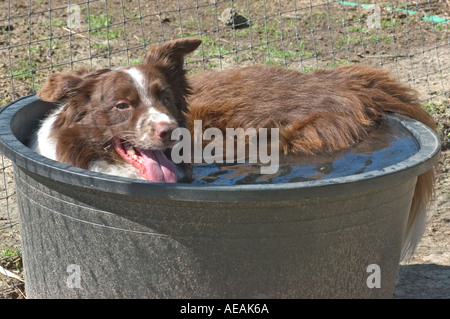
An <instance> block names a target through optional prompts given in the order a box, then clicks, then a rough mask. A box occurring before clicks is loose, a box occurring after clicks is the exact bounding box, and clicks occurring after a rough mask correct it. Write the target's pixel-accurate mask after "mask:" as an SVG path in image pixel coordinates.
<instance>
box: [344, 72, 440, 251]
mask: <svg viewBox="0 0 450 319" xmlns="http://www.w3.org/2000/svg"><path fill="white" fill-rule="evenodd" d="M341 69H344V70H343V71H345V72H343V73H340V74H343V75H347V76H348V77H350V78H351V79H348V80H350V81H348V82H347V83H352V81H351V80H352V79H355V80H357V83H358V84H359V86H360V85H361V83H364V85H363V87H364V88H363V89H362V90H361V89H360V90H357V89H356V90H355V95H358V97H359V98H360V99H361V101H363V103H364V104H365V105H366V106H369V107H372V108H374V111H375V113H378V114H382V113H387V112H394V113H399V114H402V115H405V116H408V117H410V118H413V119H415V120H417V121H420V122H422V123H423V124H425V125H427V126H428V127H430V128H431V129H433V130H436V129H437V125H436V122H435V120H434V119H433V117H432V116H431V115H430V114H429V113H428V112H426V111H425V110H424V109H423V108H422V106H421V103H420V100H419V97H418V93H417V92H416V91H415V90H414V89H412V88H411V87H409V86H407V85H405V84H402V83H400V82H399V81H397V80H395V79H393V78H392V77H391V76H390V74H389V72H386V71H384V70H380V69H373V68H368V67H353V66H348V67H342V68H341ZM345 69H346V70H345ZM360 87H361V86H360ZM434 183H435V172H434V169H430V170H429V171H427V172H425V173H423V174H422V175H419V176H418V179H417V183H416V187H415V190H414V198H413V201H412V205H411V211H410V215H409V219H408V224H407V231H406V234H405V239H404V245H403V251H402V258H407V257H410V256H411V255H412V253H413V252H414V250H415V248H416V246H417V244H418V242H419V240H420V238H421V237H422V235H423V233H424V230H425V224H426V218H427V215H426V209H427V206H428V204H429V202H430V201H431V199H432V197H433V195H434Z"/></svg>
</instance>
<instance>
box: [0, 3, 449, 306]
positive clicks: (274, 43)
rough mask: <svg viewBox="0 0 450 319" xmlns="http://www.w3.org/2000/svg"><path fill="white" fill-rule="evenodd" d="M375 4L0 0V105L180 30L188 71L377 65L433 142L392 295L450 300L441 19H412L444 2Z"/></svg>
mask: <svg viewBox="0 0 450 319" xmlns="http://www.w3.org/2000/svg"><path fill="white" fill-rule="evenodd" d="M376 2H377V4H378V8H379V9H380V10H379V12H378V11H376V10H377V9H375V8H367V7H364V6H352V5H342V4H340V3H339V2H338V1H336V2H329V3H328V4H325V3H324V2H323V1H309V0H308V1H306V0H297V1H295V2H293V1H270V0H267V1H252V2H251V4H249V3H248V1H245V0H235V1H233V9H234V10H235V12H237V13H238V14H241V15H242V16H245V17H246V18H247V19H249V18H250V21H246V22H245V23H244V24H243V25H242V27H237V28H233V26H230V25H227V24H226V22H227V21H230V16H229V14H228V15H227V14H225V13H224V12H225V10H226V9H227V8H230V6H231V5H230V2H229V1H223V2H217V1H212V0H199V1H193V0H184V1H176V0H167V1H140V2H138V1H134V0H126V1H120V0H108V1H104V0H98V1H92V2H89V3H88V2H87V3H83V4H80V5H79V6H78V8H76V7H72V8H69V9H68V7H67V1H62V0H53V1H51V5H52V7H51V8H52V10H49V1H45V0H39V1H33V2H28V1H25V0H19V1H11V0H10V1H8V0H0V105H1V106H3V105H6V104H7V103H9V102H11V101H13V100H15V99H17V98H19V97H22V96H25V95H28V94H32V93H34V92H35V91H36V90H38V89H39V88H40V87H41V86H42V84H43V82H44V81H45V79H46V77H47V76H48V75H49V74H50V73H51V72H59V71H70V70H77V69H80V68H93V69H99V68H104V67H114V66H119V65H125V64H135V63H140V62H141V61H142V58H143V56H144V54H145V52H146V50H147V48H148V45H150V44H152V43H157V42H161V41H165V40H168V39H173V38H178V37H181V36H199V37H201V38H202V39H203V44H202V47H201V48H200V49H199V50H197V51H196V52H195V53H194V54H192V55H191V56H190V57H188V59H187V61H186V63H187V64H186V68H187V69H188V71H189V72H190V73H197V72H203V71H205V70H209V69H220V68H232V67H239V66H243V65H248V64H253V63H265V64H275V65H280V66H286V67H289V68H295V69H299V70H303V71H304V72H310V71H314V70H316V69H319V68H330V67H335V66H338V65H346V64H364V65H371V66H375V67H380V68H385V69H388V70H390V71H391V72H392V73H393V74H394V75H395V76H397V77H398V78H399V80H400V81H403V82H406V83H408V84H410V85H411V86H412V87H414V88H415V89H416V90H417V91H418V92H419V93H420V95H421V97H422V98H423V104H424V107H426V108H427V110H428V111H429V112H430V113H431V114H433V116H434V117H435V119H436V121H437V123H438V124H439V134H440V136H441V139H442V142H443V148H442V150H443V151H442V155H441V159H440V162H439V165H438V168H437V170H438V172H439V174H438V180H437V188H436V198H435V200H434V202H433V203H432V205H431V207H430V209H429V222H428V226H427V230H426V233H425V235H424V237H423V239H422V241H421V243H420V246H419V247H418V249H417V251H416V253H415V255H414V256H413V257H412V258H411V259H410V260H409V261H408V262H403V263H402V265H401V266H400V271H399V279H398V283H397V287H396V290H395V295H394V297H395V298H450V244H449V236H450V177H449V175H450V174H449V170H450V149H449V148H450V143H449V137H450V110H449V95H450V93H449V92H450V76H449V74H450V45H449V43H450V32H449V27H450V23H440V22H436V21H442V20H433V21H426V19H423V17H432V16H438V17H440V18H442V19H444V21H445V19H448V18H449V12H450V9H449V2H448V1H441V0H436V1H426V2H423V3H418V2H416V1H386V2H382V1H376ZM162 3H163V4H162ZM363 3H369V2H368V1H363ZM370 3H372V2H370ZM407 4H408V5H407ZM387 6H391V7H394V8H397V9H398V10H389V8H387ZM406 9H407V10H409V11H408V12H406V11H405V10H406ZM77 10H78V11H77ZM413 12H416V13H413ZM77 17H78V18H79V21H78V22H77V19H76V18H77ZM377 17H378V18H377ZM375 18H377V19H378V20H373V19H375ZM68 21H73V22H72V29H69V27H68ZM235 21H236V22H235V24H236V23H238V21H237V20H235ZM239 21H240V22H242V19H241V20H239ZM376 21H378V22H379V25H378V27H377V28H371V27H370V23H371V22H376ZM0 173H1V174H0V252H1V253H2V255H1V256H0V266H2V267H3V268H5V269H8V270H9V271H11V272H13V273H16V274H17V275H19V276H21V275H22V267H21V259H20V254H19V255H17V254H16V251H18V250H20V231H19V227H18V217H17V206H16V203H15V195H14V183H13V178H12V167H11V164H10V162H9V161H8V160H7V159H6V158H4V157H3V156H0ZM6 251H8V252H10V253H9V254H7V253H5V252H6ZM9 255H12V256H9ZM0 270H1V269H0ZM21 291H23V283H21V282H20V281H19V280H15V279H7V278H6V276H4V275H3V274H1V273H0V298H23V297H24V295H23V294H22V293H21Z"/></svg>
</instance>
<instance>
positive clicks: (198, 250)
mask: <svg viewBox="0 0 450 319" xmlns="http://www.w3.org/2000/svg"><path fill="white" fill-rule="evenodd" d="M52 107H53V105H52V104H49V103H45V102H42V101H40V100H38V99H37V98H36V97H35V96H28V97H25V98H23V99H21V100H18V101H16V102H14V103H11V104H10V105H8V106H6V107H5V108H3V109H2V110H0V111H1V113H0V152H2V153H3V154H5V155H6V156H7V157H9V158H10V159H11V160H12V162H13V163H14V172H15V182H16V191H17V198H18V203H19V212H20V228H21V238H22V246H23V250H22V251H23V262H24V272H25V280H26V293H27V296H28V297H29V298H265V297H267V298H303V297H307V298H309V297H312V298H390V297H392V295H393V290H394V285H395V278H396V274H397V269H398V263H399V259H400V253H401V246H402V238H403V235H404V230H405V227H406V222H407V217H408V213H409V209H410V205H411V199H412V196H413V191H414V186H415V183H416V178H417V176H418V175H420V174H422V173H424V172H425V171H427V170H429V169H430V168H432V166H433V165H434V164H435V163H436V161H437V159H438V154H439V150H440V141H439V138H438V137H437V136H436V134H435V133H434V132H433V131H432V130H431V129H429V128H428V127H426V126H424V125H422V124H421V123H419V122H416V121H413V120H411V119H408V118H405V117H400V116H396V115H395V116H394V115H393V116H386V117H385V121H386V123H387V124H388V125H395V126H398V127H399V128H400V129H402V130H408V131H409V132H410V133H411V134H412V135H413V136H414V137H415V139H416V140H417V143H418V145H419V151H418V152H417V153H416V154H414V155H413V156H411V157H410V158H408V159H406V160H404V161H402V162H400V163H395V164H393V165H391V166H388V167H385V168H384V169H382V170H375V171H372V172H367V173H361V174H355V175H351V176H346V177H342V178H334V179H333V178H332V179H325V180H317V181H308V182H297V183H287V184H263V185H233V186H205V185H189V184H167V183H152V182H146V181H139V180H131V179H125V178H119V177H114V176H109V175H102V174H98V173H94V172H90V171H86V170H82V169H79V168H76V167H71V166H67V165H64V164H61V163H58V162H55V161H52V160H50V159H47V158H45V157H42V156H40V155H38V154H36V153H34V152H33V151H31V150H30V149H29V148H28V147H27V146H25V144H24V143H26V141H27V140H28V138H29V137H30V135H31V134H32V132H33V130H34V129H35V128H36V126H37V125H38V122H39V120H40V119H41V118H43V116H44V115H45V113H46V112H47V111H48V110H49V109H50V108H52Z"/></svg>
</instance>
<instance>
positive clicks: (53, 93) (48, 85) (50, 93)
mask: <svg viewBox="0 0 450 319" xmlns="http://www.w3.org/2000/svg"><path fill="white" fill-rule="evenodd" d="M81 81H82V77H81V76H80V75H79V74H74V73H55V74H52V75H50V77H49V78H48V79H47V81H46V82H45V83H44V85H43V86H42V88H41V89H40V90H39V92H38V93H37V96H38V97H39V98H40V99H41V100H43V101H47V102H60V101H62V100H64V99H65V98H66V96H67V93H68V92H70V91H71V90H73V89H74V88H75V87H77V86H78V84H80V83H81Z"/></svg>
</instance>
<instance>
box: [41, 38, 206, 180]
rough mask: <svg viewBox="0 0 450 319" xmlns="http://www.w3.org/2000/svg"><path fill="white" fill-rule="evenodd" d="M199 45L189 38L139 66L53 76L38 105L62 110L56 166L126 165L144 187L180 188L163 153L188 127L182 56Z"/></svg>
mask: <svg viewBox="0 0 450 319" xmlns="http://www.w3.org/2000/svg"><path fill="white" fill-rule="evenodd" d="M200 43H201V40H199V39H193V38H186V39H180V40H175V41H170V42H167V43H165V44H162V45H159V46H152V47H151V48H150V49H149V51H148V53H147V55H146V57H145V61H144V63H143V64H141V65H136V66H130V67H122V68H118V69H114V70H111V69H103V70H97V71H80V72H76V73H57V74H53V75H52V76H50V78H49V79H48V80H47V82H46V83H45V84H44V86H43V87H42V89H41V90H40V91H39V92H38V97H39V98H40V99H42V100H44V101H48V102H55V103H58V104H60V105H63V107H62V109H61V111H60V112H59V113H58V115H57V117H56V119H55V121H54V124H53V127H52V134H54V136H56V142H57V146H56V151H57V154H58V156H59V158H58V160H59V161H61V162H64V163H67V164H70V165H74V166H78V167H82V168H86V169H88V168H89V165H90V163H91V162H92V161H95V160H103V161H107V162H108V161H109V162H111V163H113V162H117V161H120V160H122V161H123V160H125V161H126V162H127V163H129V164H131V165H133V166H134V167H135V168H136V169H137V170H138V171H139V174H140V175H141V176H142V177H143V178H145V179H149V180H157V181H174V178H175V180H176V172H174V169H175V168H174V165H173V164H172V163H170V162H169V161H168V160H167V159H166V158H165V156H164V154H163V153H162V152H163V151H164V150H165V149H168V148H170V147H171V146H173V141H172V140H171V133H172V131H173V130H174V129H175V128H177V127H178V126H184V115H183V112H185V111H186V110H187V106H186V100H185V98H186V96H187V95H188V93H189V87H188V85H187V82H186V78H185V70H184V69H183V64H184V56H185V55H186V54H188V53H190V52H192V51H194V50H195V49H196V48H197V47H198V46H199V45H200ZM111 149H113V150H115V152H111ZM157 166H159V167H157ZM174 174H175V175H174ZM174 176H175V177H174Z"/></svg>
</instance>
